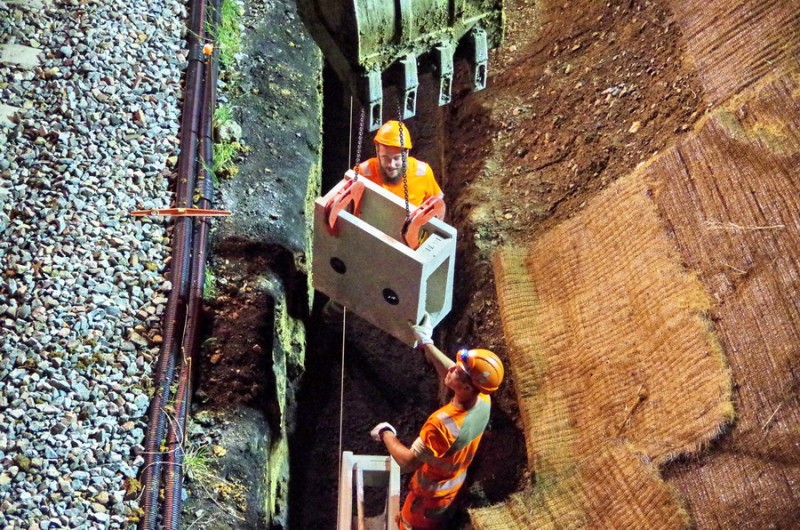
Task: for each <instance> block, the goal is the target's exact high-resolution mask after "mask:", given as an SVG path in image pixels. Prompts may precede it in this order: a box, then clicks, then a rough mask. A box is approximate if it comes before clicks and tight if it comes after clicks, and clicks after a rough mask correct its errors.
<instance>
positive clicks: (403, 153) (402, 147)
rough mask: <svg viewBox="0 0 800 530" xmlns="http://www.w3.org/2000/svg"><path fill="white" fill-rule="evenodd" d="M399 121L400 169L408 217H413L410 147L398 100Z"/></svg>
mask: <svg viewBox="0 0 800 530" xmlns="http://www.w3.org/2000/svg"><path fill="white" fill-rule="evenodd" d="M397 122H398V123H399V127H398V131H399V133H400V155H401V156H402V157H403V165H402V167H401V168H400V171H402V172H403V196H404V197H405V199H406V219H408V218H409V217H411V211H410V208H409V206H408V175H407V173H408V149H406V145H405V144H406V142H405V135H404V134H403V111H402V108H401V107H400V102H399V101H398V102H397Z"/></svg>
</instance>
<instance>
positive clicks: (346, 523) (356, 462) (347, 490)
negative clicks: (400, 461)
mask: <svg viewBox="0 0 800 530" xmlns="http://www.w3.org/2000/svg"><path fill="white" fill-rule="evenodd" d="M353 486H355V491H354V488H353ZM364 486H372V487H385V488H386V503H385V508H384V510H383V513H381V514H380V515H377V516H372V517H367V516H366V514H365V507H364ZM354 493H355V499H356V502H355V507H356V510H355V511H356V514H355V516H354V514H353V497H354V495H353V494H354ZM398 513H400V466H398V465H397V462H395V461H394V459H393V458H392V457H391V456H379V455H354V454H353V453H352V452H351V451H344V452H343V453H342V467H341V470H340V474H339V521H338V524H337V528H338V530H352V529H353V528H358V529H364V530H389V529H391V530H394V529H395V528H397V525H396V523H395V518H396V517H397V514H398Z"/></svg>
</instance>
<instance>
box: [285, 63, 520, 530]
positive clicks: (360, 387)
mask: <svg viewBox="0 0 800 530" xmlns="http://www.w3.org/2000/svg"><path fill="white" fill-rule="evenodd" d="M323 84H324V86H325V91H324V105H323V131H324V133H323V178H322V194H324V193H325V192H326V191H327V190H329V189H330V188H331V187H332V186H333V185H335V184H336V183H337V182H339V180H340V179H341V176H342V174H343V172H344V170H345V169H346V168H347V167H351V166H352V165H354V164H355V163H356V160H355V159H356V156H357V155H356V143H357V130H358V124H359V115H358V110H357V109H358V107H357V106H356V110H354V111H352V115H351V107H350V100H349V97H348V96H343V94H346V90H345V89H344V88H343V87H342V86H341V84H340V83H339V81H338V79H336V76H335V75H334V74H333V72H332V71H331V70H330V69H328V68H326V69H325V70H324V83H323ZM434 88H435V83H434V80H433V78H432V77H430V76H427V77H422V78H421V86H420V91H419V96H418V103H417V104H418V108H417V115H416V116H415V117H414V118H412V119H411V120H408V121H407V125H408V127H409V131H410V132H411V133H412V134H413V136H412V139H413V142H414V149H413V150H412V153H411V154H412V155H413V156H416V157H418V158H419V159H421V160H425V161H426V162H428V163H429V164H430V165H431V166H432V167H433V169H434V173H435V175H436V176H437V180H439V182H440V185H442V187H443V188H444V187H445V184H446V182H444V181H445V180H446V178H447V177H446V163H447V161H446V158H445V156H446V149H445V148H444V146H443V143H442V138H443V137H444V134H443V127H444V121H445V118H446V116H445V114H446V112H447V110H446V109H443V108H439V107H437V106H435V103H433V102H435V101H436V99H435V98H434V95H435V94H434V93H433V90H434ZM395 101H396V96H395V95H394V94H393V93H392V92H389V91H387V93H386V94H385V95H384V116H383V120H384V121H385V120H387V119H391V118H394V116H392V115H391V114H389V112H391V109H392V108H393V107H394V105H395V103H394V102H395ZM387 114H388V115H387ZM351 121H352V123H353V131H354V133H353V138H352V153H351V154H349V149H348V147H349V146H350V141H349V140H348V138H349V137H350V135H349V132H348V130H347V128H348V125H349V124H350V123H351ZM373 135H374V133H369V132H367V131H365V132H364V135H363V136H364V139H363V145H362V149H361V157H360V160H365V159H366V158H369V157H371V156H373V155H374V148H373V145H372V136H373ZM448 222H450V220H449V219H448ZM457 228H458V227H457ZM460 261H461V262H462V263H471V262H472V260H464V259H462V260H460ZM460 274H463V271H462V270H460V267H459V259H458V257H457V261H456V277H458V276H459V275H460ZM463 294H464V293H459V296H457V297H454V298H460V299H461V300H466V298H465V297H464V296H463ZM325 301H326V297H325V296H324V295H322V294H321V293H317V295H316V299H315V303H314V307H313V311H312V315H311V322H310V327H311V329H312V331H311V332H310V333H309V340H308V343H307V351H306V361H305V366H306V371H305V373H304V374H303V376H302V378H301V385H300V389H299V392H298V395H297V397H298V399H297V415H296V427H295V431H294V434H293V436H292V437H291V438H290V447H291V452H290V458H291V464H290V476H291V480H290V496H289V502H290V505H289V513H290V521H291V524H290V527H291V528H293V529H311V528H336V516H337V498H338V483H339V454H340V451H352V452H353V453H354V454H363V455H371V454H374V455H386V454H388V453H387V452H386V449H385V447H384V446H383V444H380V443H378V442H374V441H373V440H372V439H371V438H370V437H369V431H370V429H371V428H372V427H373V426H374V425H375V424H377V423H379V422H381V421H388V422H390V423H391V424H392V425H393V426H394V427H395V428H396V429H397V431H398V436H399V437H400V439H401V440H402V441H403V442H405V443H406V444H407V445H410V444H411V442H412V441H413V440H414V439H415V438H416V436H417V433H418V431H419V429H420V427H421V426H422V424H423V423H424V421H425V419H426V418H427V416H428V414H430V413H432V412H433V411H434V410H436V408H438V407H439V406H440V405H441V404H443V403H444V402H445V401H446V399H449V396H447V395H446V394H445V389H444V388H443V387H441V385H440V383H439V381H438V379H437V377H436V375H435V371H434V370H433V368H432V366H430V365H428V364H427V363H426V361H425V360H424V356H423V354H422V353H421V352H420V351H418V350H414V349H412V348H410V347H409V346H407V345H405V344H403V343H401V342H399V341H398V340H396V339H395V338H393V337H391V336H390V335H388V334H387V333H385V332H383V331H381V330H378V329H376V328H374V327H372V326H371V325H370V324H369V323H367V322H366V321H364V320H362V319H361V318H359V317H358V316H357V315H354V314H352V313H346V314H345V318H344V322H343V323H342V322H325V321H324V320H323V319H322V317H321V308H322V305H323V304H324V302H325ZM458 313H459V308H458V307H455V306H454V308H453V311H452V312H451V315H454V316H455V315H457V314H458ZM448 326H452V319H451V318H450V317H448V318H445V320H444V321H443V322H442V324H440V326H438V327H437V330H436V336H435V337H436V338H437V342H438V341H439V340H444V337H445V336H446V335H447V333H448V330H447V328H448ZM439 344H440V346H441V347H442V349H443V351H445V352H449V353H452V352H453V351H454V349H455V348H456V345H448V344H446V343H443V342H439ZM449 346H452V347H449ZM342 366H344V369H342ZM340 424H341V428H340ZM498 432H502V433H504V434H503V435H502V436H504V437H505V440H504V441H503V444H502V445H503V448H504V449H503V456H502V458H496V459H491V458H490V459H489V460H493V462H492V463H489V462H484V463H483V464H482V461H481V460H482V459H481V456H483V455H482V454H483V453H484V452H488V451H491V450H492V445H494V444H493V442H492V438H496V437H497V436H496V433H498ZM493 433H494V435H493ZM340 437H341V438H340ZM485 440H486V442H485V443H484V444H482V445H485V446H486V448H485V449H486V450H485V451H481V450H479V453H478V456H477V457H476V460H475V463H474V464H473V467H475V468H476V472H472V470H471V472H470V475H471V478H468V482H467V484H466V485H465V486H464V488H463V493H462V499H461V500H462V502H461V504H463V505H465V506H479V505H483V504H487V503H492V502H498V501H499V500H501V499H503V498H505V497H506V496H507V495H508V494H510V493H511V492H513V491H515V490H516V488H517V486H518V485H519V482H520V480H521V477H522V475H523V470H524V467H525V466H524V463H525V455H524V445H523V444H524V440H523V439H522V435H521V433H520V432H519V431H518V429H517V427H516V426H515V425H514V421H513V419H512V418H511V417H510V416H509V415H507V414H505V413H503V412H501V411H499V412H497V411H493V419H492V422H491V423H490V426H489V429H488V431H487V436H486V438H485ZM510 446H514V449H513V450H512V451H511V452H509V451H508V450H507V449H508V447H510ZM482 449H484V448H483V447H482ZM501 461H505V464H504V467H505V469H502V470H500V469H496V468H494V466H495V465H496V464H497V463H498V462H501ZM482 467H484V469H481V468H482ZM489 467H492V469H491V470H489V469H488V468H489ZM475 476H478V477H480V478H478V479H477V480H476V479H475V478H474V477H475ZM498 476H502V477H503V478H502V479H500V480H498V479H497V477H498ZM409 478H410V475H403V476H402V479H401V491H402V492H403V496H404V493H405V491H407V489H406V486H407V483H408V480H409ZM367 493H373V494H374V493H375V492H369V491H368V492H367ZM380 498H381V496H380V494H378V499H379V500H380ZM401 498H402V497H401ZM369 506H370V498H369V497H368V498H367V508H368V509H369ZM467 520H468V516H467V514H466V512H465V511H464V510H463V509H462V510H460V511H459V513H458V514H457V516H456V517H455V519H454V521H453V528H454V529H455V528H462V527H463V526H464V524H465V522H466V521H467Z"/></svg>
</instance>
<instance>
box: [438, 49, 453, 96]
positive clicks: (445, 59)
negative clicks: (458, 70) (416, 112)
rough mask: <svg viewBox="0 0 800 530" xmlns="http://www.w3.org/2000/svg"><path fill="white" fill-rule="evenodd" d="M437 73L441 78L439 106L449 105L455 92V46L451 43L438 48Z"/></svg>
mask: <svg viewBox="0 0 800 530" xmlns="http://www.w3.org/2000/svg"><path fill="white" fill-rule="evenodd" d="M436 73H437V75H438V77H439V106H442V105H447V104H448V103H450V99H451V98H452V90H453V46H452V45H451V44H450V43H449V42H443V43H441V44H439V45H438V46H436Z"/></svg>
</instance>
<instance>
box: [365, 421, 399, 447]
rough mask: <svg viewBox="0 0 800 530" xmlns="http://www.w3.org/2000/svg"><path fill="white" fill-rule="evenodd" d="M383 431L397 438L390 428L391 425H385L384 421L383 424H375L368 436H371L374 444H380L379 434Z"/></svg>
mask: <svg viewBox="0 0 800 530" xmlns="http://www.w3.org/2000/svg"><path fill="white" fill-rule="evenodd" d="M383 430H387V431H392V434H394V435H395V436H397V431H396V430H394V427H392V426H391V424H389V423H387V422H385V421H383V422H381V423H379V424H377V425H376V426H375V427H373V428H372V430H371V431H370V433H369V435H370V436H372V439H373V440H375V441H376V442H380V441H382V440H381V432H382V431H383Z"/></svg>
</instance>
